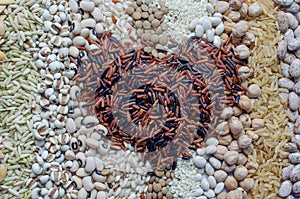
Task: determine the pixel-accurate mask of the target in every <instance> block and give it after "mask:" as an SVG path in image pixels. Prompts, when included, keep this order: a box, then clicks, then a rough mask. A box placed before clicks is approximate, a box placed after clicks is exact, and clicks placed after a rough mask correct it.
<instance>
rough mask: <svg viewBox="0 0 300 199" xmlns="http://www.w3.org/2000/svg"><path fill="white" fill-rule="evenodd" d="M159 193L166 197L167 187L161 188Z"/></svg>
mask: <svg viewBox="0 0 300 199" xmlns="http://www.w3.org/2000/svg"><path fill="white" fill-rule="evenodd" d="M161 192H162V193H163V194H164V195H166V193H167V192H168V188H167V187H163V188H162V189H161Z"/></svg>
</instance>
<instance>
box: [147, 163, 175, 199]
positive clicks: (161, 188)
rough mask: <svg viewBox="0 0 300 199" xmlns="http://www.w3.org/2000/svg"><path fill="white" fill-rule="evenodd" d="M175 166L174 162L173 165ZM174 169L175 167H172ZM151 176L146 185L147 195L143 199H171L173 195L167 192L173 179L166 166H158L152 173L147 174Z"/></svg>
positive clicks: (169, 169) (169, 168) (172, 173)
mask: <svg viewBox="0 0 300 199" xmlns="http://www.w3.org/2000/svg"><path fill="white" fill-rule="evenodd" d="M174 164H176V162H175V163H174ZM173 168H174V169H175V165H174V167H173ZM148 174H149V175H150V176H151V178H150V180H149V184H148V189H147V194H145V195H146V197H145V198H147V199H152V198H153V199H154V198H167V199H172V198H173V195H172V193H171V192H170V191H169V187H168V185H169V184H170V182H171V181H172V179H173V178H174V172H173V171H172V170H171V167H170V166H169V165H168V166H166V167H163V166H158V167H157V168H156V169H155V171H154V172H148Z"/></svg>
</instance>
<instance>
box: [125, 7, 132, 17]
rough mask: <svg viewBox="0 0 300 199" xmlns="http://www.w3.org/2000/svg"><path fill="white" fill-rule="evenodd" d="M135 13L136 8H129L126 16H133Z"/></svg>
mask: <svg viewBox="0 0 300 199" xmlns="http://www.w3.org/2000/svg"><path fill="white" fill-rule="evenodd" d="M133 13H134V8H133V7H131V6H129V7H128V8H127V9H126V14H128V15H132V14H133Z"/></svg>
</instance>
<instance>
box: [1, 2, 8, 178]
mask: <svg viewBox="0 0 300 199" xmlns="http://www.w3.org/2000/svg"><path fill="white" fill-rule="evenodd" d="M8 4H9V2H5V3H0V14H1V13H2V12H3V11H4V9H5V8H6V6H7V5H8ZM5 17H6V15H1V18H2V19H1V20H0V45H1V44H2V43H3V42H4V39H2V40H1V38H2V37H3V35H4V34H5V31H6V28H7V26H6V25H5V23H4V21H3V20H4V19H5ZM3 61H7V57H6V55H5V54H4V53H3V52H2V51H0V64H2V63H3ZM2 68H3V67H2V65H0V71H1V70H2ZM1 130H2V126H1ZM2 139H3V138H2V136H1V140H0V144H2ZM3 158H4V154H3V152H2V150H0V160H1V159H3ZM6 174H7V166H6V163H4V164H1V165H0V183H1V182H2V181H3V180H4V178H5V177H6Z"/></svg>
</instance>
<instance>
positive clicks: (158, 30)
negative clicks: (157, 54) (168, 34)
mask: <svg viewBox="0 0 300 199" xmlns="http://www.w3.org/2000/svg"><path fill="white" fill-rule="evenodd" d="M162 33H163V31H162V29H161V27H158V28H156V34H158V35H160V34H162Z"/></svg>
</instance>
